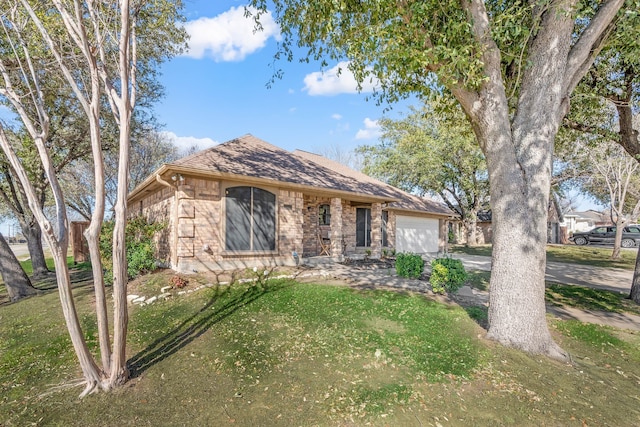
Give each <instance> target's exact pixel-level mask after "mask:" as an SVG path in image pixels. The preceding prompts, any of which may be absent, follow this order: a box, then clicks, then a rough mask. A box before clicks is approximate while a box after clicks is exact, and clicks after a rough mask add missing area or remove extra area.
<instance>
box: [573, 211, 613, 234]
mask: <svg viewBox="0 0 640 427" xmlns="http://www.w3.org/2000/svg"><path fill="white" fill-rule="evenodd" d="M564 223H565V225H566V226H567V232H568V233H569V234H573V233H575V232H577V231H589V230H591V229H593V228H595V227H598V226H600V225H611V220H610V218H609V216H607V215H606V214H604V213H602V212H598V211H594V210H588V211H585V212H569V213H568V214H565V215H564Z"/></svg>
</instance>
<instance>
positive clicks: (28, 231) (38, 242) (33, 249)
mask: <svg viewBox="0 0 640 427" xmlns="http://www.w3.org/2000/svg"><path fill="white" fill-rule="evenodd" d="M20 222H21V224H20V225H21V226H22V233H23V234H24V238H25V239H26V240H27V247H28V248H29V256H30V257H31V266H32V267H33V276H34V277H36V278H40V277H46V276H47V275H48V274H49V268H48V267H47V262H46V259H45V256H44V249H43V247H42V230H41V229H40V225H38V222H37V221H35V220H32V221H30V222H29V223H25V224H22V221H20Z"/></svg>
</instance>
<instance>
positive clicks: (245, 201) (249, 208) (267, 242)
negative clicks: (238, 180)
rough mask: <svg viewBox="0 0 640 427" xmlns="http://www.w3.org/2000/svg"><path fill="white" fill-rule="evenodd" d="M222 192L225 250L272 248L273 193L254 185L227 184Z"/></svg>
mask: <svg viewBox="0 0 640 427" xmlns="http://www.w3.org/2000/svg"><path fill="white" fill-rule="evenodd" d="M225 195H226V197H225V200H226V231H225V247H226V250H228V251H273V250H275V249H276V196H275V194H273V193H270V192H268V191H266V190H261V189H260V188H255V187H231V188H227V190H226V193H225Z"/></svg>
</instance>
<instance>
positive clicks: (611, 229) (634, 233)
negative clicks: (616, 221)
mask: <svg viewBox="0 0 640 427" xmlns="http://www.w3.org/2000/svg"><path fill="white" fill-rule="evenodd" d="M615 238H616V227H615V226H611V225H607V226H601V227H596V228H594V229H593V230H590V231H585V232H578V233H573V236H571V237H569V240H571V241H572V242H573V243H575V244H576V245H588V244H590V243H598V244H601V245H613V241H614V240H615ZM638 243H640V225H636V224H632V225H627V226H626V227H624V229H623V230H622V242H621V243H620V245H621V246H622V247H623V248H633V247H635V246H637V244H638Z"/></svg>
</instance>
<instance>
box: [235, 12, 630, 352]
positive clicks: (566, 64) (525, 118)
mask: <svg viewBox="0 0 640 427" xmlns="http://www.w3.org/2000/svg"><path fill="white" fill-rule="evenodd" d="M249 4H250V5H252V6H255V7H256V8H257V9H258V11H259V12H258V13H257V14H256V19H257V20H258V21H259V19H260V14H261V13H266V12H267V7H268V6H270V5H273V8H274V10H273V16H274V17H275V19H276V21H277V22H278V23H279V24H280V27H281V32H282V42H281V49H280V52H279V55H280V56H284V57H285V58H289V59H290V58H293V57H294V56H295V52H294V50H293V49H294V47H303V48H307V52H306V55H305V57H304V59H305V60H308V59H309V58H310V59H322V60H323V61H325V63H326V60H327V59H332V60H343V59H344V58H347V59H348V60H349V61H350V62H349V68H350V69H351V71H353V72H354V75H355V76H356V78H357V79H358V81H360V82H362V81H363V80H364V79H366V78H369V76H371V75H373V76H375V77H376V78H377V79H378V81H380V90H379V91H378V93H377V95H376V97H377V98H378V100H388V101H395V100H397V99H399V98H403V97H405V96H408V95H409V94H412V93H414V94H417V95H419V96H425V97H428V96H430V95H432V94H433V92H438V91H446V92H448V93H450V94H451V95H453V96H454V97H455V99H456V100H457V101H458V102H459V103H460V106H461V107H462V110H463V111H464V113H465V115H466V116H467V118H468V119H469V121H470V123H471V127H472V129H473V131H474V133H475V134H476V138H477V140H478V143H479V145H480V148H481V149H482V151H483V153H484V155H485V158H486V162H487V169H488V172H489V177H490V196H491V210H492V215H493V226H494V240H493V260H492V265H493V269H492V272H491V284H490V287H491V293H490V301H489V331H488V337H489V338H492V339H495V340H496V341H499V342H500V343H503V344H505V345H508V346H511V347H515V348H519V349H522V350H525V351H528V352H531V353H542V354H546V355H549V356H551V357H555V358H558V359H562V360H566V358H567V354H566V353H565V352H564V351H563V350H562V349H561V348H560V347H559V346H558V345H557V344H556V343H555V342H554V341H553V339H552V338H551V334H550V333H549V330H548V326H547V323H546V310H545V303H544V287H545V282H544V275H545V264H546V257H545V244H546V239H547V208H548V205H549V203H548V202H549V192H550V186H551V171H552V157H553V145H554V138H555V135H556V133H557V131H558V128H559V127H560V124H561V122H562V119H563V117H564V116H565V115H566V113H567V111H568V109H569V102H570V95H571V93H572V92H573V90H574V89H575V87H576V85H577V84H578V83H579V82H580V80H581V79H582V77H583V76H584V75H585V74H586V73H587V72H588V70H589V68H590V67H591V65H592V64H593V62H594V60H595V58H596V56H597V54H598V53H599V52H600V50H601V49H602V46H603V44H604V42H605V41H606V40H607V38H609V37H610V36H611V35H612V34H614V35H615V36H616V37H622V38H624V37H625V33H624V32H616V27H615V26H616V24H617V23H618V22H620V20H624V19H625V18H624V17H625V15H624V13H625V12H626V11H629V12H630V13H636V12H637V10H638V5H637V4H636V1H635V0H629V1H627V2H626V3H625V1H624V0H605V1H603V2H601V3H597V4H594V3H589V2H577V1H575V0H557V1H553V2H530V3H529V2H522V1H514V2H508V3H506V2H501V1H481V0H467V1H463V2H446V1H445V2H441V1H437V2H436V1H412V0H361V1H358V2H354V1H335V0H316V1H314V2H305V1H302V0H273V1H267V0H252V1H250V2H249ZM623 6H624V7H623ZM247 11H248V13H250V12H251V10H249V9H248V10H247Z"/></svg>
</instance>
